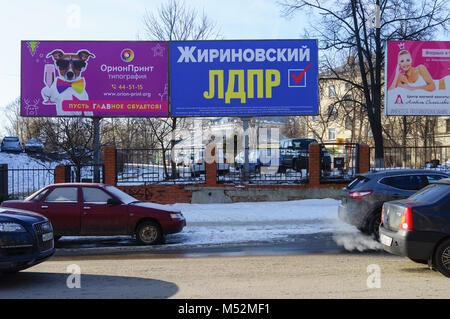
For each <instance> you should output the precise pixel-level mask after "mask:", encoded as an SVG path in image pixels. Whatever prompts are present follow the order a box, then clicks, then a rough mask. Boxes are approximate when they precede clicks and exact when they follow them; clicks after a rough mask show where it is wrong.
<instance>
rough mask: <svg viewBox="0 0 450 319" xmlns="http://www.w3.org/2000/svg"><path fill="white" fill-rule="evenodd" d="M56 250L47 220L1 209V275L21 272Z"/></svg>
mask: <svg viewBox="0 0 450 319" xmlns="http://www.w3.org/2000/svg"><path fill="white" fill-rule="evenodd" d="M54 251H55V248H54V240H53V228H52V225H51V223H50V221H49V220H48V219H47V218H46V217H44V216H42V215H39V214H36V213H32V212H29V211H24V210H17V209H12V208H7V209H5V208H0V273H10V272H16V271H20V270H23V269H26V268H29V267H31V266H34V265H36V264H38V263H41V262H43V261H44V260H46V259H48V258H50V257H51V256H52V255H53V253H54Z"/></svg>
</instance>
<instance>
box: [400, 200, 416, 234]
mask: <svg viewBox="0 0 450 319" xmlns="http://www.w3.org/2000/svg"><path fill="white" fill-rule="evenodd" d="M400 228H401V229H403V230H412V229H413V220H412V209H411V206H408V207H405V209H404V210H403V215H402V220H401V222H400Z"/></svg>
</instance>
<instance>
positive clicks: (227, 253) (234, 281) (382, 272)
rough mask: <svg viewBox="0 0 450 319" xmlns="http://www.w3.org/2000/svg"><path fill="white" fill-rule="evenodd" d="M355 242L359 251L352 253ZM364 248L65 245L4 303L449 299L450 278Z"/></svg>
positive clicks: (7, 289)
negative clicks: (29, 300)
mask: <svg viewBox="0 0 450 319" xmlns="http://www.w3.org/2000/svg"><path fill="white" fill-rule="evenodd" d="M351 241H353V243H355V241H357V242H358V244H357V245H353V246H349V244H348V242H351ZM361 241H362V238H355V237H351V238H350V240H348V238H347V242H345V245H344V244H343V241H339V240H337V239H336V238H335V237H334V236H333V234H327V233H318V234H310V235H301V236H295V237H293V238H290V241H283V242H278V243H276V242H275V243H273V242H272V243H264V242H261V243H246V244H242V245H226V246H209V247H208V246H202V247H181V248H177V247H172V246H170V245H168V246H164V245H161V246H152V247H139V246H137V247H136V246H126V245H125V246H124V247H122V248H123V249H124V250H120V249H119V250H118V249H117V247H115V246H114V243H113V242H109V243H107V244H104V246H105V247H97V248H95V249H91V248H88V249H78V250H77V249H76V247H73V246H72V247H67V246H66V247H63V248H61V247H60V248H58V250H57V254H56V255H55V256H54V257H52V258H51V259H50V260H49V261H46V262H44V263H42V264H39V265H37V266H34V267H32V268H29V269H27V270H25V271H22V272H20V273H17V274H14V275H3V276H1V277H0V298H38V299H40V298H43V299H53V298H64V299H65V298H67V299H72V298H76V299H83V298H93V299H101V298H121V299H127V298H174V299H190V298H199V299H211V298H218V299H236V298H245V299H247V298H255V299H259V298H268V299H277V298H281V299H303V298H308V299H309V298H314V299H316V298H339V299H341V298H377V299H379V298H448V296H450V285H449V284H448V283H449V280H450V279H448V278H446V277H444V276H442V275H441V274H440V273H438V272H435V271H432V270H429V269H428V267H427V266H426V265H421V264H416V263H414V262H412V261H410V260H409V259H407V258H402V257H397V256H393V255H389V254H387V253H385V252H383V251H379V250H378V251H377V250H365V251H359V250H364V249H361V248H364V247H363V246H364V245H361ZM63 246H64V245H63ZM344 246H345V247H347V249H349V247H350V248H351V247H353V249H351V251H348V250H346V249H344ZM111 248H114V249H111ZM366 248H367V247H366ZM358 249H359V250H358ZM78 287H79V288H78Z"/></svg>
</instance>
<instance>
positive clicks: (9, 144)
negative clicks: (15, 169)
mask: <svg viewBox="0 0 450 319" xmlns="http://www.w3.org/2000/svg"><path fill="white" fill-rule="evenodd" d="M22 151H23V147H22V143H21V142H20V139H19V138H18V137H17V136H6V137H4V138H3V141H2V152H17V153H20V152H22Z"/></svg>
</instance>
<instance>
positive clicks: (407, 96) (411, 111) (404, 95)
mask: <svg viewBox="0 0 450 319" xmlns="http://www.w3.org/2000/svg"><path fill="white" fill-rule="evenodd" d="M389 43H393V44H398V45H399V49H398V50H399V53H400V52H401V51H402V50H405V51H408V52H409V50H411V48H410V47H408V48H407V47H406V45H407V44H411V43H415V44H416V45H417V50H424V49H429V50H435V49H436V48H424V47H423V46H424V45H426V44H433V45H436V46H438V47H439V48H438V49H444V50H448V52H450V41H407V40H405V41H401V40H396V41H388V42H387V45H386V49H385V72H384V79H385V81H384V83H385V87H384V114H385V115H386V116H450V104H449V103H448V96H449V95H450V74H448V75H444V77H443V78H442V79H440V78H441V77H442V74H443V71H442V70H444V69H445V68H439V67H434V70H433V71H434V73H435V77H436V74H440V75H439V76H438V79H434V78H432V77H431V74H430V73H429V70H428V68H433V65H432V62H436V64H437V63H438V62H439V61H433V60H432V57H424V56H420V57H419V59H417V55H416V56H414V57H411V58H412V61H413V62H412V65H417V66H418V65H419V64H418V62H416V63H414V60H415V59H416V60H419V61H420V62H419V63H420V64H422V65H423V64H427V66H428V68H427V66H424V67H425V69H426V70H427V71H426V72H428V73H429V75H430V77H431V80H432V81H438V85H439V82H440V81H441V80H443V81H444V83H445V85H446V88H445V91H443V92H439V91H440V90H439V86H438V87H437V88H435V89H434V90H433V92H434V94H432V93H430V92H428V91H425V90H421V92H419V93H420V94H417V93H414V92H415V91H409V90H407V89H404V88H398V87H396V88H394V89H392V90H390V86H389V82H388V81H389V75H391V76H392V74H391V73H392V72H389V64H388V61H389V46H390V45H389ZM401 43H403V45H402V47H400V44H401ZM444 43H445V44H448V47H447V48H446V47H445V45H444ZM441 44H442V45H441ZM421 52H423V51H421ZM416 53H417V52H416ZM410 56H411V53H410ZM444 58H447V57H444ZM391 59H392V57H391ZM442 62H445V61H442ZM395 63H396V64H397V63H398V56H397V60H396V62H395ZM448 63H449V65H450V62H448ZM430 64H431V65H430ZM417 66H416V67H417ZM436 68H437V69H436ZM439 70H440V71H441V72H439ZM394 79H395V78H394ZM446 79H448V80H446ZM418 81H419V79H417V80H416V81H415V82H413V83H416V82H418ZM446 82H448V83H446ZM413 83H410V82H408V83H407V84H408V85H410V84H413ZM447 85H448V86H447ZM435 86H436V84H435ZM394 90H396V92H393V93H391V94H395V95H396V101H395V102H394V104H402V106H401V107H399V108H397V109H395V112H392V104H393V103H392V101H390V98H389V97H390V96H389V91H391V92H392V91H394ZM436 91H437V92H436ZM436 93H437V94H436ZM445 96H447V105H446V107H447V109H446V110H445V111H446V112H442V111H444V109H443V108H442V105H440V104H442V103H439V104H437V103H436V104H433V103H429V104H428V103H427V104H428V109H425V108H424V106H421V107H422V108H419V107H417V106H415V107H411V106H408V105H414V104H418V105H424V102H425V101H422V103H418V102H420V100H421V99H430V98H433V99H441V98H442V97H445ZM391 97H392V95H391ZM411 99H412V100H411ZM414 99H418V100H414ZM409 101H411V102H412V103H408V102H409ZM404 105H406V106H404ZM430 105H431V106H430ZM438 105H439V106H440V108H439V109H437V110H436V107H437V106H438ZM430 107H431V109H430ZM444 107H445V104H444ZM402 108H403V109H402ZM420 110H421V112H419V111H420ZM401 111H403V112H401Z"/></svg>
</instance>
